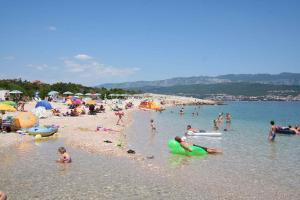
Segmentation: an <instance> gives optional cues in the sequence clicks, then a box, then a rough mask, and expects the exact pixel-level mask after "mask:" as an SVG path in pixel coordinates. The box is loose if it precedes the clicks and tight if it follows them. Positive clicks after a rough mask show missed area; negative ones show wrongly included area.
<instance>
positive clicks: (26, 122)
mask: <svg viewBox="0 0 300 200" xmlns="http://www.w3.org/2000/svg"><path fill="white" fill-rule="evenodd" d="M37 122H38V118H37V117H36V116H35V115H34V114H33V113H32V112H22V113H19V114H18V115H16V116H15V117H14V120H13V126H14V127H15V128H16V129H20V128H31V127H33V126H34V125H35V124H37Z"/></svg>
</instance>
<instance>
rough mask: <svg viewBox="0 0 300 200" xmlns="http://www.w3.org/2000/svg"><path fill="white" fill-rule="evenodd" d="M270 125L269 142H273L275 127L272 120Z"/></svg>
mask: <svg viewBox="0 0 300 200" xmlns="http://www.w3.org/2000/svg"><path fill="white" fill-rule="evenodd" d="M270 124H271V128H270V132H269V141H271V142H274V140H275V137H276V129H277V127H276V125H275V122H274V121H273V120H272V121H271V122H270Z"/></svg>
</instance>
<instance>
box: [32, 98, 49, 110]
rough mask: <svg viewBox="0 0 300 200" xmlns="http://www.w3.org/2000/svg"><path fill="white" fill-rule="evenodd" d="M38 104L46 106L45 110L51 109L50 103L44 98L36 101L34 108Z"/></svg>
mask: <svg viewBox="0 0 300 200" xmlns="http://www.w3.org/2000/svg"><path fill="white" fill-rule="evenodd" d="M40 106H41V107H44V108H46V110H51V109H52V106H51V104H50V103H49V102H48V101H46V100H43V101H39V102H37V104H36V105H35V107H36V108H37V107H40Z"/></svg>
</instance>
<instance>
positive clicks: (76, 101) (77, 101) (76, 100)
mask: <svg viewBox="0 0 300 200" xmlns="http://www.w3.org/2000/svg"><path fill="white" fill-rule="evenodd" d="M72 104H75V105H80V104H81V100H80V99H75V100H73V101H72Z"/></svg>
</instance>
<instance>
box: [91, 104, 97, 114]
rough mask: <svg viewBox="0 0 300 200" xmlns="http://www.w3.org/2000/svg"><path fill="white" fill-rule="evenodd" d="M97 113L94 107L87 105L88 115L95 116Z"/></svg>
mask: <svg viewBox="0 0 300 200" xmlns="http://www.w3.org/2000/svg"><path fill="white" fill-rule="evenodd" d="M96 114H97V112H96V110H95V105H93V104H91V105H89V115H96Z"/></svg>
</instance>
